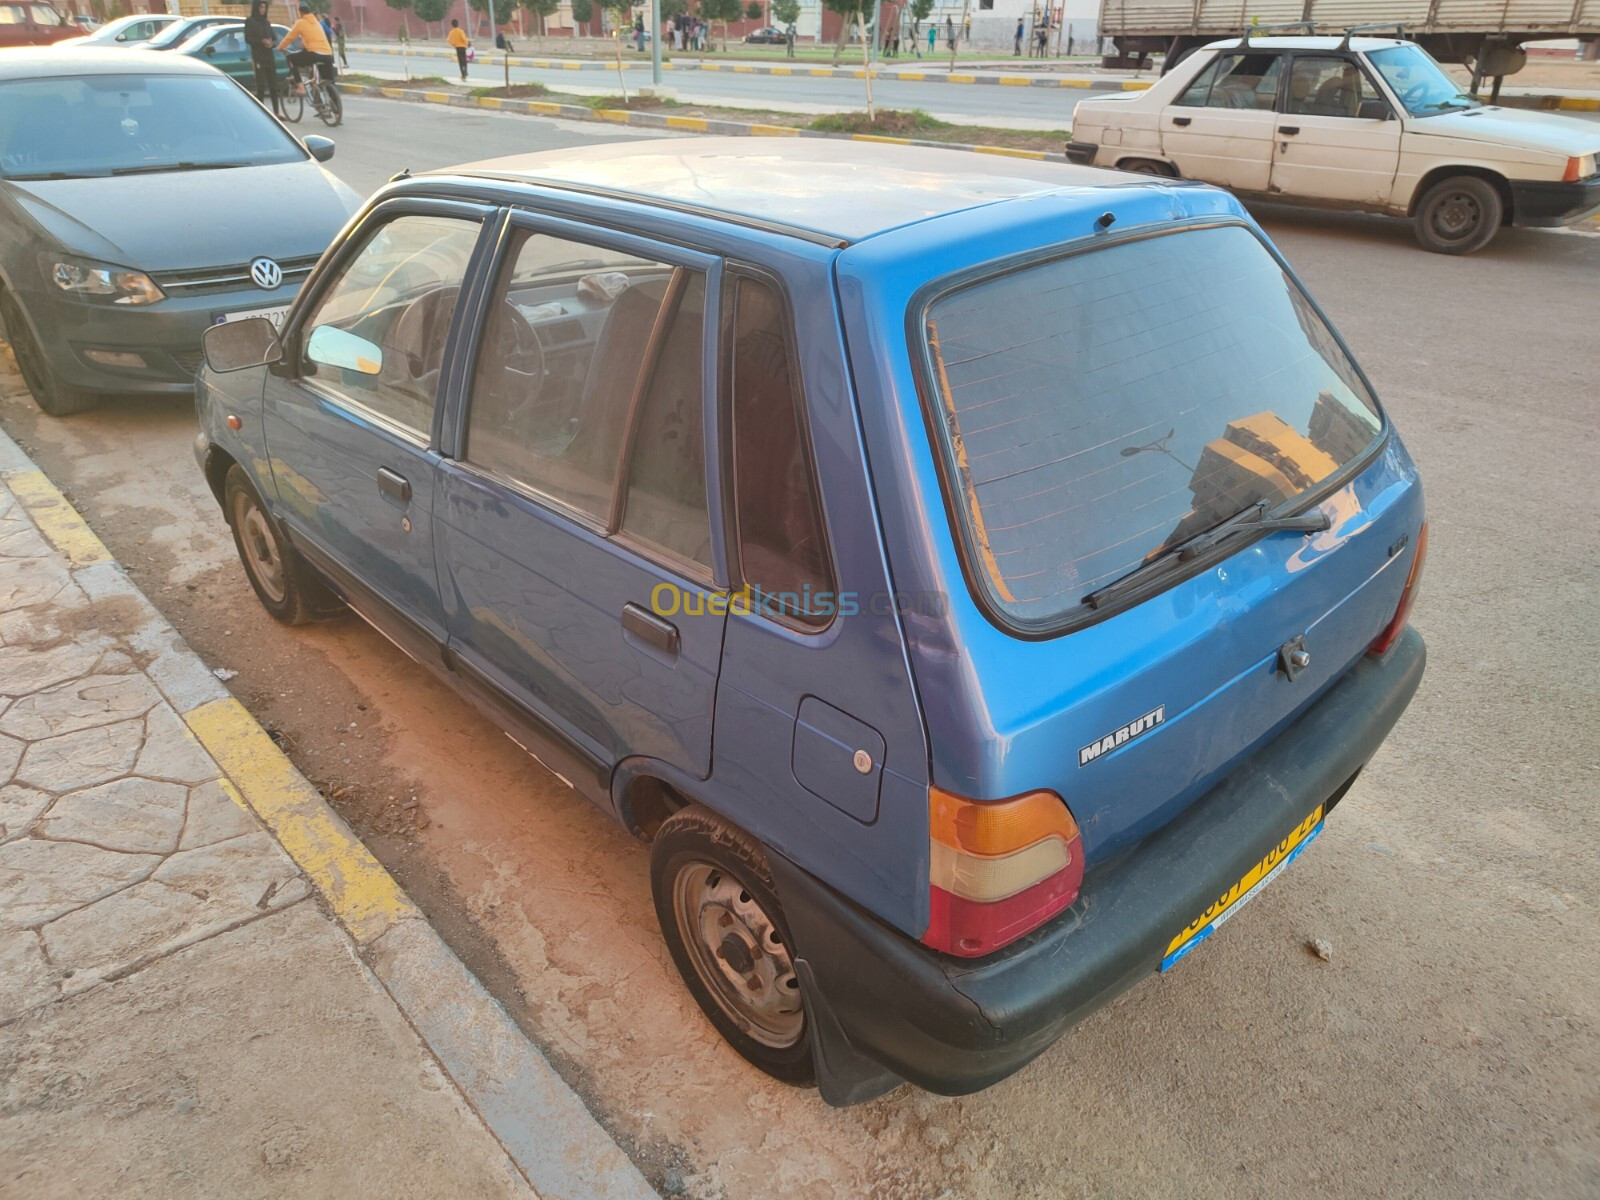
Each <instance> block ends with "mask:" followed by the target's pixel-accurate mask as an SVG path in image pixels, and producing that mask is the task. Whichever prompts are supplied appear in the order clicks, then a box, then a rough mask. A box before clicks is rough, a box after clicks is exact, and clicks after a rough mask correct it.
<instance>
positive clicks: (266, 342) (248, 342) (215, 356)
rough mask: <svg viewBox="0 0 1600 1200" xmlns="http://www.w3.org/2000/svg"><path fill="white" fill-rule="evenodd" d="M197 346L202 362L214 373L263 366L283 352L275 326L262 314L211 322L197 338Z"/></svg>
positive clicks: (275, 359) (273, 360) (276, 359)
mask: <svg viewBox="0 0 1600 1200" xmlns="http://www.w3.org/2000/svg"><path fill="white" fill-rule="evenodd" d="M200 348H201V350H202V351H203V352H204V353H205V358H206V366H208V367H210V368H211V369H212V370H213V371H216V372H217V373H218V374H227V373H228V372H229V371H243V370H245V369H247V368H249V367H264V366H267V365H268V364H270V363H275V362H277V361H278V359H279V358H281V357H282V356H283V345H282V343H281V342H280V341H279V339H278V329H277V326H275V325H274V324H273V323H272V322H271V321H269V320H267V319H266V318H265V317H250V318H249V319H247V320H244V321H227V322H224V323H223V324H221V325H213V326H212V327H211V328H210V329H207V330H206V332H205V336H204V337H202V338H201V339H200Z"/></svg>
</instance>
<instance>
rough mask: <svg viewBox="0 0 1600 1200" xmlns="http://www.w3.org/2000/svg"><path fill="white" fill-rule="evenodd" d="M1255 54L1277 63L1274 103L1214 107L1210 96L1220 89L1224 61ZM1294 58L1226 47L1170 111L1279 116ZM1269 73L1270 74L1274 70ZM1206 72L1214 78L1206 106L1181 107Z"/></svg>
mask: <svg viewBox="0 0 1600 1200" xmlns="http://www.w3.org/2000/svg"><path fill="white" fill-rule="evenodd" d="M1252 54H1261V55H1266V56H1269V57H1271V58H1274V59H1276V60H1277V63H1278V79H1277V86H1276V87H1275V88H1274V89H1273V97H1272V103H1271V104H1270V105H1269V106H1267V107H1266V108H1229V107H1226V106H1224V105H1213V104H1212V103H1211V93H1212V92H1214V91H1216V89H1217V80H1218V78H1220V77H1221V75H1222V62H1223V60H1224V59H1227V58H1244V57H1247V56H1249V55H1252ZM1292 58H1293V51H1289V50H1279V49H1276V48H1274V47H1267V46H1251V47H1250V48H1249V49H1248V50H1247V49H1243V48H1239V47H1234V46H1226V47H1224V48H1223V49H1221V50H1218V51H1217V54H1216V57H1215V58H1213V59H1212V60H1211V61H1210V62H1208V63H1207V64H1206V65H1205V66H1204V67H1202V68H1201V69H1200V74H1197V75H1196V76H1195V77H1194V78H1193V79H1191V80H1190V81H1189V84H1188V86H1187V87H1185V88H1184V89H1183V91H1181V92H1179V93H1178V98H1177V99H1175V100H1172V101H1170V102H1169V103H1168V104H1167V107H1168V108H1182V109H1185V110H1189V111H1196V112H1204V111H1206V110H1208V109H1213V108H1214V109H1215V110H1216V111H1218V112H1274V113H1275V112H1280V111H1282V105H1283V97H1284V81H1285V80H1286V79H1287V78H1288V77H1289V63H1288V62H1287V61H1286V60H1290V59H1292ZM1268 69H1269V70H1270V69H1271V68H1268ZM1207 71H1211V72H1213V74H1212V76H1211V82H1210V84H1209V85H1207V87H1206V96H1205V102H1204V103H1202V104H1182V103H1179V101H1180V100H1181V99H1182V98H1183V97H1184V96H1186V95H1188V94H1189V88H1191V87H1193V86H1194V85H1195V84H1196V83H1197V82H1198V81H1199V79H1200V75H1203V74H1205V73H1206V72H1207Z"/></svg>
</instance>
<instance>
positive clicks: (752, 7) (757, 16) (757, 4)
mask: <svg viewBox="0 0 1600 1200" xmlns="http://www.w3.org/2000/svg"><path fill="white" fill-rule="evenodd" d="M744 15H745V19H746V20H750V21H759V20H761V0H750V3H749V4H746V5H745V6H744ZM769 24H770V22H769Z"/></svg>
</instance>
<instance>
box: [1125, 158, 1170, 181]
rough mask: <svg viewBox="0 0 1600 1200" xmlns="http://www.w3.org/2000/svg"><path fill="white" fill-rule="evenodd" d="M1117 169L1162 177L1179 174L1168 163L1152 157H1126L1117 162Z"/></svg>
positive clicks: (1167, 177) (1135, 173)
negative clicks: (1157, 160)
mask: <svg viewBox="0 0 1600 1200" xmlns="http://www.w3.org/2000/svg"><path fill="white" fill-rule="evenodd" d="M1117 170H1119V171H1128V172H1130V173H1132V174H1134V175H1155V176H1157V177H1159V178H1162V179H1171V178H1172V177H1173V176H1174V175H1176V174H1177V172H1176V171H1174V170H1173V169H1172V168H1171V167H1169V166H1168V165H1167V164H1166V163H1164V162H1156V161H1155V160H1154V159H1152V158H1125V159H1123V160H1122V161H1121V162H1119V163H1118V164H1117Z"/></svg>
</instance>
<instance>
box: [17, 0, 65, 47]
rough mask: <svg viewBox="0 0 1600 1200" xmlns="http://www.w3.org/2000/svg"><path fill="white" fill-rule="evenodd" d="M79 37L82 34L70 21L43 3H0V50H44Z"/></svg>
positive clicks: (40, 0)
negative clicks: (29, 47) (46, 47)
mask: <svg viewBox="0 0 1600 1200" xmlns="http://www.w3.org/2000/svg"><path fill="white" fill-rule="evenodd" d="M82 36H83V30H82V29H80V28H78V26H76V25H74V24H73V23H72V19H71V18H70V17H68V16H66V15H64V14H62V13H60V12H57V11H56V9H54V8H53V7H51V6H50V5H49V4H47V3H45V0H0V48H4V47H6V46H48V45H49V44H50V43H51V42H61V41H65V40H66V39H67V38H74V37H82Z"/></svg>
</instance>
